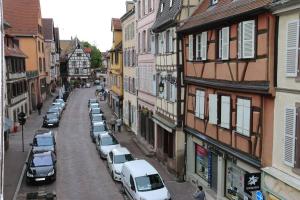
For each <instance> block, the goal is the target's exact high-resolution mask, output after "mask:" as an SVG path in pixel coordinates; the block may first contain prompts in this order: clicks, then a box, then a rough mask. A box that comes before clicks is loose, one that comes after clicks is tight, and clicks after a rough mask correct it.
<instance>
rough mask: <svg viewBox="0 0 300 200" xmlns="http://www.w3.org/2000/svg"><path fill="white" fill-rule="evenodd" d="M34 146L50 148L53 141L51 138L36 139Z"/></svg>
mask: <svg viewBox="0 0 300 200" xmlns="http://www.w3.org/2000/svg"><path fill="white" fill-rule="evenodd" d="M35 144H36V145H37V146H52V145H53V139H52V137H37V138H36V139H35Z"/></svg>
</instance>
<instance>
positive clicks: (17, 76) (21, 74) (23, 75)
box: [8, 72, 26, 79]
mask: <svg viewBox="0 0 300 200" xmlns="http://www.w3.org/2000/svg"><path fill="white" fill-rule="evenodd" d="M20 78H26V72H19V73H8V79H20Z"/></svg>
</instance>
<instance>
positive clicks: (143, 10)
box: [142, 0, 146, 16]
mask: <svg viewBox="0 0 300 200" xmlns="http://www.w3.org/2000/svg"><path fill="white" fill-rule="evenodd" d="M145 1H146V0H142V13H143V16H145V4H146V2H145Z"/></svg>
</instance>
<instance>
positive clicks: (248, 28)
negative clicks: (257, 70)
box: [242, 20, 255, 58]
mask: <svg viewBox="0 0 300 200" xmlns="http://www.w3.org/2000/svg"><path fill="white" fill-rule="evenodd" d="M254 29H255V21H254V20H250V21H245V22H243V47H242V48H243V58H254V36H255V33H254Z"/></svg>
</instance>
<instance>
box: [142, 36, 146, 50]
mask: <svg viewBox="0 0 300 200" xmlns="http://www.w3.org/2000/svg"><path fill="white" fill-rule="evenodd" d="M142 40H143V41H142V51H143V52H146V31H143V35H142Z"/></svg>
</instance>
